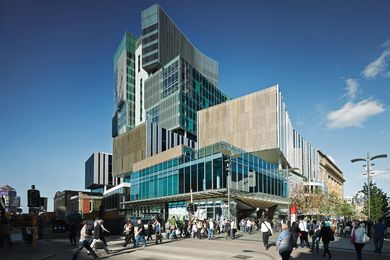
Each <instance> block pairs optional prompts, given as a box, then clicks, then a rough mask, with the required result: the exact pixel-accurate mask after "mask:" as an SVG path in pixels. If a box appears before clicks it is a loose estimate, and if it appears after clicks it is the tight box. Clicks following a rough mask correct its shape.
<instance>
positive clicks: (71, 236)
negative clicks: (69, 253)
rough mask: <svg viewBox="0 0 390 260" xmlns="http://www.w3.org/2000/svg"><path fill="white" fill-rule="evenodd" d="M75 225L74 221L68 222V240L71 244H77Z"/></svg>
mask: <svg viewBox="0 0 390 260" xmlns="http://www.w3.org/2000/svg"><path fill="white" fill-rule="evenodd" d="M76 234H77V227H76V223H75V222H73V221H72V222H71V223H70V224H69V241H70V244H71V245H72V246H77V243H76Z"/></svg>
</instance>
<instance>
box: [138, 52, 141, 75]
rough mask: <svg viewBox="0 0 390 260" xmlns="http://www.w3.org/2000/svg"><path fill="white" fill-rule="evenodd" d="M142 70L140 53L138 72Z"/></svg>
mask: <svg viewBox="0 0 390 260" xmlns="http://www.w3.org/2000/svg"><path fill="white" fill-rule="evenodd" d="M140 71H141V55H138V72H140Z"/></svg>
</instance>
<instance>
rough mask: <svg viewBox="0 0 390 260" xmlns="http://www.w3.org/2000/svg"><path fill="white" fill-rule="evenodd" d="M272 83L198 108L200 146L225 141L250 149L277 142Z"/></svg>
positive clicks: (275, 104)
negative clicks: (263, 87)
mask: <svg viewBox="0 0 390 260" xmlns="http://www.w3.org/2000/svg"><path fill="white" fill-rule="evenodd" d="M277 95H278V88H277V86H273V87H270V88H267V89H264V90H261V91H258V92H255V93H252V94H249V95H247V96H243V97H240V98H237V99H233V100H231V101H228V102H225V103H222V104H219V105H216V106H213V107H211V108H208V109H204V110H201V111H199V112H198V117H199V136H198V137H199V147H200V148H202V147H206V146H209V145H212V144H214V143H217V142H221V141H225V142H227V143H230V144H232V145H234V146H236V147H239V148H241V149H243V150H245V151H248V152H253V151H259V150H264V149H270V148H275V147H277V146H278V140H277V136H278V134H277Z"/></svg>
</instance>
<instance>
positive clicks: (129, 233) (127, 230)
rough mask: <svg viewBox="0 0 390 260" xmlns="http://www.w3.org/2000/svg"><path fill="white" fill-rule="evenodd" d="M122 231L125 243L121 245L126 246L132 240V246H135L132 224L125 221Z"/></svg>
mask: <svg viewBox="0 0 390 260" xmlns="http://www.w3.org/2000/svg"><path fill="white" fill-rule="evenodd" d="M123 233H124V234H125V243H124V244H123V245H122V246H123V247H126V246H127V244H128V243H129V242H130V241H132V242H133V247H135V238H134V226H133V224H131V222H130V221H127V223H126V224H125V225H124V226H123Z"/></svg>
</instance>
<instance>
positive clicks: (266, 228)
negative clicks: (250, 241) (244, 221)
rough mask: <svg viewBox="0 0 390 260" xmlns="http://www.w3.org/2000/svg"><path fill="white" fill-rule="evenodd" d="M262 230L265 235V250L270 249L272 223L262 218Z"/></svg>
mask: <svg viewBox="0 0 390 260" xmlns="http://www.w3.org/2000/svg"><path fill="white" fill-rule="evenodd" d="M260 231H261V233H262V235H263V244H264V247H265V250H268V249H269V245H268V241H269V237H270V236H272V227H271V224H270V223H269V222H268V221H267V220H261V226H260Z"/></svg>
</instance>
